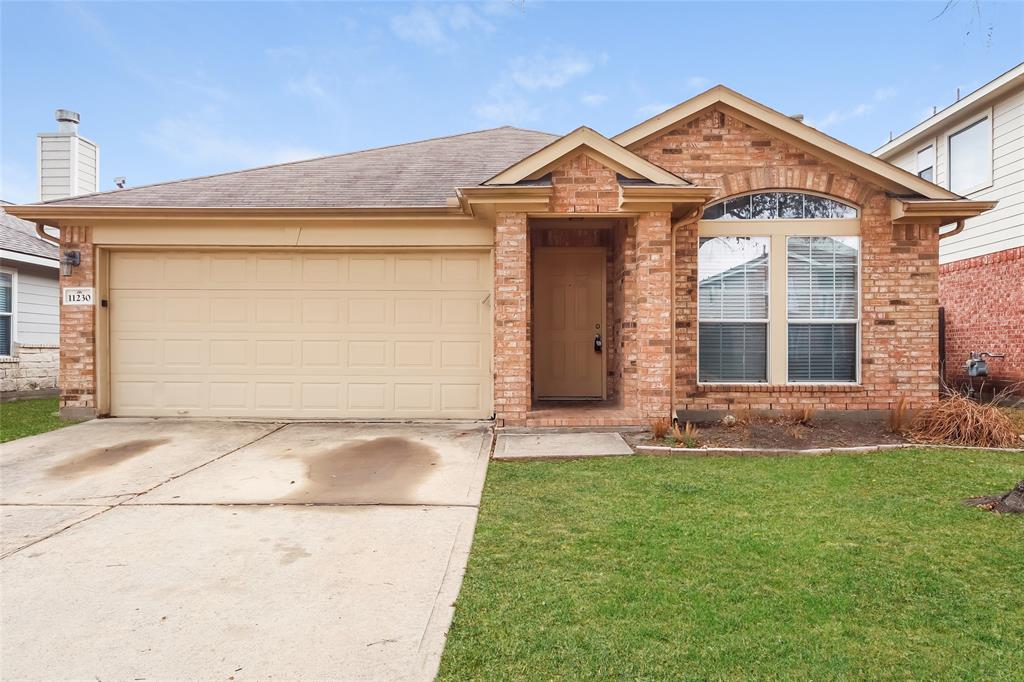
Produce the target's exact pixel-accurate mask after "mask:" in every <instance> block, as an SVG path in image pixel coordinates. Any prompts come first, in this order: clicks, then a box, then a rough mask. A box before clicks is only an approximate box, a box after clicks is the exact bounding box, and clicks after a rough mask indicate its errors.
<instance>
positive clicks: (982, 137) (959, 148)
mask: <svg viewBox="0 0 1024 682" xmlns="http://www.w3.org/2000/svg"><path fill="white" fill-rule="evenodd" d="M990 184H992V124H991V119H990V118H989V117H988V116H986V117H985V118H983V119H981V120H978V121H975V122H974V123H972V124H971V125H969V126H967V127H966V128H963V129H961V130H960V131H958V132H955V133H953V134H952V135H950V136H949V189H950V190H952V191H954V192H956V193H957V194H968V193H970V192H974V191H976V190H979V189H981V188H982V187H988V186H989V185H990Z"/></svg>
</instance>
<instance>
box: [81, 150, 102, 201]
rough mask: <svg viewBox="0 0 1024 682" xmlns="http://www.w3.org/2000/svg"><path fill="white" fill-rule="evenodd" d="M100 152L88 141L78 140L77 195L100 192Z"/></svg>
mask: <svg viewBox="0 0 1024 682" xmlns="http://www.w3.org/2000/svg"><path fill="white" fill-rule="evenodd" d="M98 155H99V152H98V150H97V149H96V145H94V144H93V143H92V142H90V141H88V140H83V139H79V140H78V187H77V188H76V189H77V192H76V194H89V193H91V192H96V191H98V190H99V177H98V172H99V168H98V165H99V158H98Z"/></svg>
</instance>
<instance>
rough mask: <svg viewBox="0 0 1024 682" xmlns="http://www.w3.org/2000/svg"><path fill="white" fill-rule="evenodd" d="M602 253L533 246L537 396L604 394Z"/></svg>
mask: <svg viewBox="0 0 1024 682" xmlns="http://www.w3.org/2000/svg"><path fill="white" fill-rule="evenodd" d="M605 256H606V254H605V250H604V249H603V248H586V249H575V248H538V249H537V250H536V252H535V253H534V269H533V272H534V279H533V284H534V286H533V291H534V294H533V301H534V316H533V323H534V326H533V348H534V361H535V364H534V395H535V396H536V397H537V398H538V399H545V398H546V399H586V398H596V399H600V398H603V397H604V394H605V391H604V379H605V377H604V373H605V362H604V357H605V350H604V341H605V319H604V317H605ZM597 339H600V344H599V346H600V347H596V346H595V340H597Z"/></svg>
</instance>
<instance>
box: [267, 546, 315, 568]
mask: <svg viewBox="0 0 1024 682" xmlns="http://www.w3.org/2000/svg"><path fill="white" fill-rule="evenodd" d="M274 549H276V550H277V551H279V552H281V565H282V566H287V565H288V564H293V563H295V562H296V561H298V560H299V559H307V558H309V557H311V556H313V555H312V554H310V553H309V552H307V551H306V550H305V548H303V547H299V546H298V545H287V544H285V543H283V542H279V543H277V544H276V545H274Z"/></svg>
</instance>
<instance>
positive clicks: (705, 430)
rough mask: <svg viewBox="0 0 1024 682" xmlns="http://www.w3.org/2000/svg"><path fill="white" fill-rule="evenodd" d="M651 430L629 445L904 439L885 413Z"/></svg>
mask: <svg viewBox="0 0 1024 682" xmlns="http://www.w3.org/2000/svg"><path fill="white" fill-rule="evenodd" d="M656 430H658V429H652V431H656ZM652 431H648V432H647V433H642V434H637V435H636V437H635V438H634V439H633V441H634V442H633V444H634V445H667V446H673V447H697V448H764V449H792V450H804V449H809V448H829V447H850V446H857V445H880V444H890V443H892V444H897V443H906V442H908V440H907V437H906V436H904V435H903V434H902V433H899V432H893V431H892V430H891V429H890V426H889V424H888V422H887V421H886V419H885V417H877V418H871V417H869V416H865V415H860V414H842V413H836V414H814V413H794V414H792V415H782V416H766V415H739V416H736V415H729V416H727V417H725V418H724V419H721V420H718V421H713V422H712V421H709V422H702V423H697V424H691V426H690V430H689V432H688V433H687V432H686V428H685V426H681V427H680V428H679V432H674V430H673V429H672V428H671V427H668V429H667V431H666V432H665V433H664V434H663V435H660V437H658V435H659V434H655V433H652Z"/></svg>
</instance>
